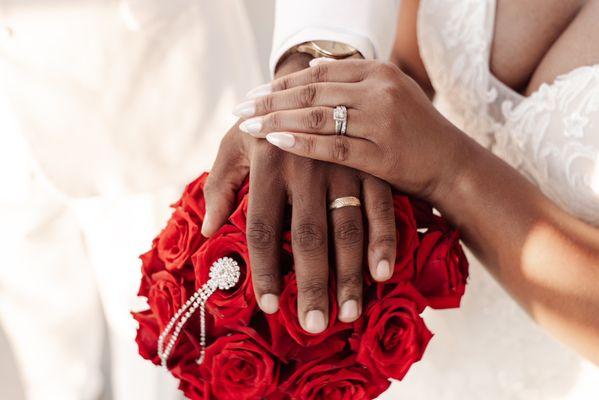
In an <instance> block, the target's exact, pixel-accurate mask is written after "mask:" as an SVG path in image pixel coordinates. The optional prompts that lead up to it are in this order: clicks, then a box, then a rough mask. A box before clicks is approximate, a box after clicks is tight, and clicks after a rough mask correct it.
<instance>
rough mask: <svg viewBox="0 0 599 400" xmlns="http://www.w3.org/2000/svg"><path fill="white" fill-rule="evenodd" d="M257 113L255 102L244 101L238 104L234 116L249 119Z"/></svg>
mask: <svg viewBox="0 0 599 400" xmlns="http://www.w3.org/2000/svg"><path fill="white" fill-rule="evenodd" d="M255 113H256V102H255V101H254V100H248V101H244V102H243V103H240V104H237V105H236V106H235V108H234V109H233V115H235V116H237V117H242V118H247V117H251V116H253V115H254V114H255Z"/></svg>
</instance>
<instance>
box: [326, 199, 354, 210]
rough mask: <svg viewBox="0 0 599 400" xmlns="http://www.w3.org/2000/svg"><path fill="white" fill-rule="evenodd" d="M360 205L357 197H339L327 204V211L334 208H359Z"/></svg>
mask: <svg viewBox="0 0 599 400" xmlns="http://www.w3.org/2000/svg"><path fill="white" fill-rule="evenodd" d="M361 205H362V203H361V202H360V199H358V198H357V197H354V196H347V197H339V198H338V199H335V200H333V201H331V203H330V204H329V210H334V209H336V208H343V207H360V206H361Z"/></svg>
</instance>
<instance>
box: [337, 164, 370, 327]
mask: <svg viewBox="0 0 599 400" xmlns="http://www.w3.org/2000/svg"><path fill="white" fill-rule="evenodd" d="M351 197H353V198H355V199H359V198H360V181H359V180H358V179H357V178H356V177H355V174H354V172H353V170H351V169H350V168H336V169H335V170H334V172H333V173H332V175H331V183H330V184H329V204H331V203H332V202H333V201H335V200H336V199H343V198H351ZM329 216H330V220H331V225H332V232H333V242H334V249H335V264H336V271H337V301H338V303H339V307H340V308H339V310H340V311H339V320H340V321H343V322H353V321H355V320H356V319H357V318H358V317H359V316H360V313H361V310H362V265H363V260H362V257H363V246H364V233H363V232H364V227H363V216H362V209H361V208H360V207H359V206H342V207H339V208H334V209H330V210H329Z"/></svg>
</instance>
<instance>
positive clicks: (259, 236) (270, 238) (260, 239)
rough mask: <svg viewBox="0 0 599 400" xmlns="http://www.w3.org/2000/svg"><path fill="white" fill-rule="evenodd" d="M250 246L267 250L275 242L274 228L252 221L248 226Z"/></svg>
mask: <svg viewBox="0 0 599 400" xmlns="http://www.w3.org/2000/svg"><path fill="white" fill-rule="evenodd" d="M246 235H247V241H248V245H249V246H250V247H251V248H254V249H267V248H270V247H272V246H273V244H274V240H275V230H274V228H273V227H272V226H271V225H269V224H266V223H264V222H261V221H252V222H250V223H249V224H248V226H247V234H246Z"/></svg>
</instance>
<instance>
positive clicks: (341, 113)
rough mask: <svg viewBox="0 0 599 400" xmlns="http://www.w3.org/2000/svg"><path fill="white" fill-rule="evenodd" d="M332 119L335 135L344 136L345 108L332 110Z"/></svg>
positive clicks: (338, 107)
mask: <svg viewBox="0 0 599 400" xmlns="http://www.w3.org/2000/svg"><path fill="white" fill-rule="evenodd" d="M333 119H334V120H335V133H336V134H337V135H345V133H346V132H347V108H346V107H345V106H337V107H335V108H334V109H333Z"/></svg>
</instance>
